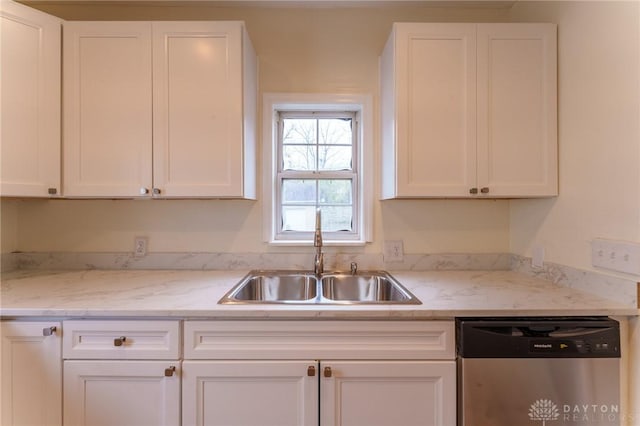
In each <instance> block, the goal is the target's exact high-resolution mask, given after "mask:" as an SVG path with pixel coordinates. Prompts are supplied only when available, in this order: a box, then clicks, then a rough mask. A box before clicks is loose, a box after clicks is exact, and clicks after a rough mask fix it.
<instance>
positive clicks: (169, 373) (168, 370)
mask: <svg viewBox="0 0 640 426" xmlns="http://www.w3.org/2000/svg"><path fill="white" fill-rule="evenodd" d="M175 372H176V367H175V366H174V365H172V366H170V367H169V368H165V369H164V377H172V376H173V373H175Z"/></svg>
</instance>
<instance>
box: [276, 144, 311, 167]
mask: <svg viewBox="0 0 640 426" xmlns="http://www.w3.org/2000/svg"><path fill="white" fill-rule="evenodd" d="M282 163H283V164H282V170H316V145H284V146H283V147H282Z"/></svg>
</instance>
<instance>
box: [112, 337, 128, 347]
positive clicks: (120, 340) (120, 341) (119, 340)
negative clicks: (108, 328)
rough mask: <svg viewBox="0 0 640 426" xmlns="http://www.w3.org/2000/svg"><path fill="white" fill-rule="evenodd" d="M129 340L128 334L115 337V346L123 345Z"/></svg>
mask: <svg viewBox="0 0 640 426" xmlns="http://www.w3.org/2000/svg"><path fill="white" fill-rule="evenodd" d="M126 341H127V338H126V336H120V337H117V338H115V339H113V346H122V345H123V344H124V342H126Z"/></svg>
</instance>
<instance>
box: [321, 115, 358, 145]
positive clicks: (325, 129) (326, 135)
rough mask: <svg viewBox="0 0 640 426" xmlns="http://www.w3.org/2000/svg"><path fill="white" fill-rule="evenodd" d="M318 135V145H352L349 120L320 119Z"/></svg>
mask: <svg viewBox="0 0 640 426" xmlns="http://www.w3.org/2000/svg"><path fill="white" fill-rule="evenodd" d="M318 133H319V134H318V143H319V144H343V145H351V144H352V143H353V138H352V134H351V119H350V118H346V119H343V118H328V119H320V120H318Z"/></svg>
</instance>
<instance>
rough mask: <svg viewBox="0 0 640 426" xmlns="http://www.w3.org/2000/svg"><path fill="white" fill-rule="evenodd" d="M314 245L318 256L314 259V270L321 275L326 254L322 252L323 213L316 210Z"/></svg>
mask: <svg viewBox="0 0 640 426" xmlns="http://www.w3.org/2000/svg"><path fill="white" fill-rule="evenodd" d="M313 246H314V247H315V248H316V256H315V259H314V261H313V272H314V273H315V274H316V275H321V274H322V273H323V272H324V254H323V253H322V214H321V213H320V209H317V210H316V230H315V233H314V235H313Z"/></svg>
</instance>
